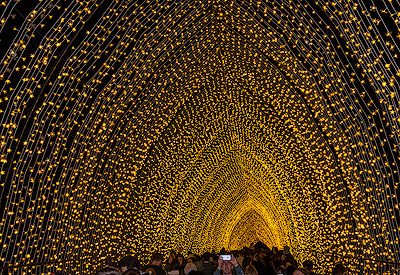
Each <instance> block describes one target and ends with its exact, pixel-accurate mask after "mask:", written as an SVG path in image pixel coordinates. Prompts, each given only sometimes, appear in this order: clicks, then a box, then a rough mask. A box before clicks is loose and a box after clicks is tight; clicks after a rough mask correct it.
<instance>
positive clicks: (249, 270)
mask: <svg viewBox="0 0 400 275" xmlns="http://www.w3.org/2000/svg"><path fill="white" fill-rule="evenodd" d="M244 274H245V275H258V272H257V269H256V268H255V266H254V265H251V264H250V265H248V266H246V270H245V272H244Z"/></svg>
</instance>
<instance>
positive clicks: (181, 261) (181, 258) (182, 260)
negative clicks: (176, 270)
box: [176, 254, 186, 266]
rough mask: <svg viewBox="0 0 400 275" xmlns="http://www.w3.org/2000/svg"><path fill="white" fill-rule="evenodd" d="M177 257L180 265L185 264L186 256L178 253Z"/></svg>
mask: <svg viewBox="0 0 400 275" xmlns="http://www.w3.org/2000/svg"><path fill="white" fill-rule="evenodd" d="M176 259H177V260H178V262H179V265H180V266H185V264H186V263H185V257H183V255H182V254H178V255H177V256H176Z"/></svg>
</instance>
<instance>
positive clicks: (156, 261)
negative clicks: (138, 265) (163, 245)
mask: <svg viewBox="0 0 400 275" xmlns="http://www.w3.org/2000/svg"><path fill="white" fill-rule="evenodd" d="M163 259H164V257H163V255H162V254H161V253H158V252H156V253H153V255H152V256H151V264H152V265H157V266H160V265H161V263H162V261H163Z"/></svg>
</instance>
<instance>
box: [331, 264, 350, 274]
mask: <svg viewBox="0 0 400 275" xmlns="http://www.w3.org/2000/svg"><path fill="white" fill-rule="evenodd" d="M347 274H348V273H347V271H346V268H345V267H344V266H343V265H342V264H336V265H335V268H334V269H333V271H332V275H347Z"/></svg>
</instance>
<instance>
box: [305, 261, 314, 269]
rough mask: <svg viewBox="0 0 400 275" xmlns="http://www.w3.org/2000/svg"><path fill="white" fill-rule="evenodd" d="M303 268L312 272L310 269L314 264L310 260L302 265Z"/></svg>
mask: <svg viewBox="0 0 400 275" xmlns="http://www.w3.org/2000/svg"><path fill="white" fill-rule="evenodd" d="M303 267H304V268H305V269H307V270H309V271H312V269H313V267H314V263H313V262H312V261H310V260H305V261H304V263H303Z"/></svg>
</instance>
